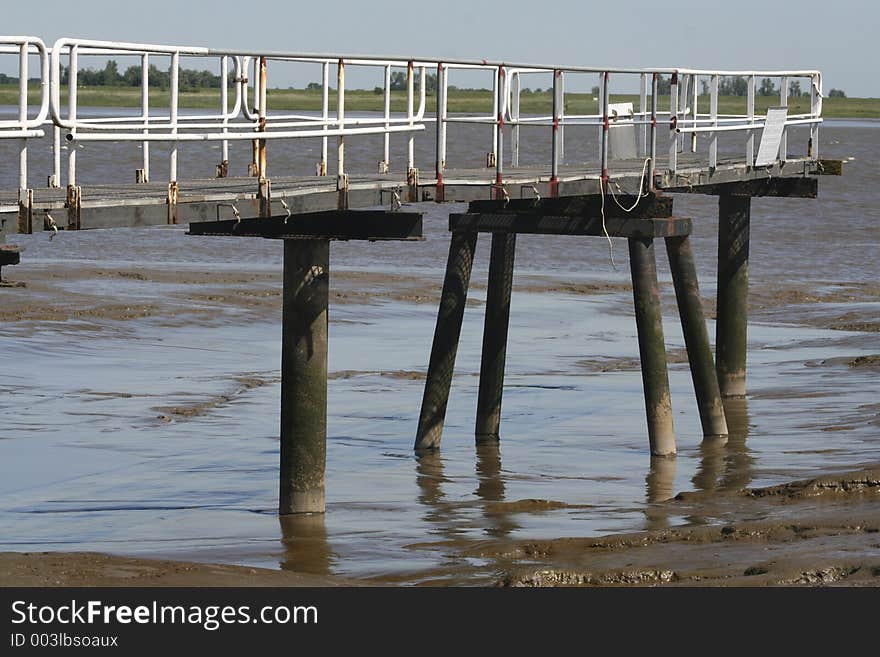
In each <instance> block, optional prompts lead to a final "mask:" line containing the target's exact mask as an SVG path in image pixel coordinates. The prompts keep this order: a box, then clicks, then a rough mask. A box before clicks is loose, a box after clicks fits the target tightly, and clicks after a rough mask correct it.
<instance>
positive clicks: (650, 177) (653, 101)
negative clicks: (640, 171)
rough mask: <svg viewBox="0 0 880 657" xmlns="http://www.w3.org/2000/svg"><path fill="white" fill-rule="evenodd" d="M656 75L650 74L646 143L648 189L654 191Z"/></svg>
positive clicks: (657, 83)
mask: <svg viewBox="0 0 880 657" xmlns="http://www.w3.org/2000/svg"><path fill="white" fill-rule="evenodd" d="M659 78H660V75H659V74H658V73H652V74H651V128H650V130H651V137H650V141H649V143H648V145H649V147H650V151H649V153H650V157H651V161H650V163H649V164H648V181H649V183H648V188H649V189H650V190H651V191H653V190H654V170H655V169H656V165H657V91H658V87H659Z"/></svg>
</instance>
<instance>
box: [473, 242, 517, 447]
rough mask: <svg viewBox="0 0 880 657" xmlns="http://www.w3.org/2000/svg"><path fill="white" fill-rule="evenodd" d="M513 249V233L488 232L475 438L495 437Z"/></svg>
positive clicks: (497, 432)
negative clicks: (485, 288) (488, 256)
mask: <svg viewBox="0 0 880 657" xmlns="http://www.w3.org/2000/svg"><path fill="white" fill-rule="evenodd" d="M515 251H516V233H493V234H492V251H491V255H490V259H489V282H488V289H487V291H486V319H485V323H484V326H483V352H482V360H481V362H480V391H479V394H478V396H477V424H476V430H475V434H476V439H477V442H484V441H495V440H498V437H499V426H500V425H501V397H502V394H503V392H504V363H505V359H506V356H507V330H508V326H509V321H510V295H511V289H512V287H513V264H514V257H515Z"/></svg>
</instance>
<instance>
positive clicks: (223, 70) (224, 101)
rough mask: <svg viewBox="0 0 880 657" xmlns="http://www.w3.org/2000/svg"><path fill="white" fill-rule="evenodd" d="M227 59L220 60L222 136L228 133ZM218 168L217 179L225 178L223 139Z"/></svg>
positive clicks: (226, 157)
mask: <svg viewBox="0 0 880 657" xmlns="http://www.w3.org/2000/svg"><path fill="white" fill-rule="evenodd" d="M228 80H229V57H228V56H227V55H223V57H221V58H220V111H221V112H223V134H226V133H227V132H229V128H227V125H229V87H228V84H229V82H228ZM220 148H221V150H220V166H219V167H218V170H217V177H218V178H225V177H226V176H227V175H228V174H229V140H228V139H224V140H223V141H222V142H221V146H220Z"/></svg>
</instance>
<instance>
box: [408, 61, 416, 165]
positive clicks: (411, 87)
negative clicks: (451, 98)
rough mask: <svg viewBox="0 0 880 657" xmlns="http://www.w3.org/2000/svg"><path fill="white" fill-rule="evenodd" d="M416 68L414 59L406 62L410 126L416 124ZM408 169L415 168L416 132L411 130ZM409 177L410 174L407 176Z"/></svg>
mask: <svg viewBox="0 0 880 657" xmlns="http://www.w3.org/2000/svg"><path fill="white" fill-rule="evenodd" d="M415 77H416V76H415V69H414V68H413V62H412V60H410V61H408V62H407V63H406V118H407V123H408V124H409V126H410V127H412V126H413V124H414V110H415V108H414V101H415ZM406 162H407V164H406V168H407V171H408V172H409V171H412V170H413V169H415V133H414V132H410V133H409V138H408V140H407V156H406ZM407 177H409V176H407Z"/></svg>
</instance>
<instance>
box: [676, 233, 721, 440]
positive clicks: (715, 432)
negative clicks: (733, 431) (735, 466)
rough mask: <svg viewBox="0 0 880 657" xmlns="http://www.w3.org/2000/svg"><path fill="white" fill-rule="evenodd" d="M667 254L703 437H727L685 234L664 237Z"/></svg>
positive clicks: (689, 244)
mask: <svg viewBox="0 0 880 657" xmlns="http://www.w3.org/2000/svg"><path fill="white" fill-rule="evenodd" d="M666 255H667V256H668V257H669V269H670V270H671V272H672V282H673V284H674V285H675V299H676V302H677V303H678V313H679V317H680V318H681V329H682V333H683V334H684V344H685V349H686V351H687V356H688V364H689V365H690V370H691V379H692V380H693V383H694V394H695V396H696V398H697V408H698V409H699V411H700V423H701V424H702V427H703V439H704V440H708V439H713V438H716V439H721V438H723V439H725V440H726V439H727V420H726V419H725V416H724V404H723V402H722V401H721V392H720V390H719V386H718V377H717V376H716V373H715V363H714V361H713V360H712V346H711V344H710V343H709V332H708V330H707V329H706V319H705V317H704V315H703V302H702V299H701V298H700V287H699V282H698V280H697V268H696V265H695V264H694V254H693V250H692V248H691V241H690V238H689V237H688V236H684V237H667V238H666Z"/></svg>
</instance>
